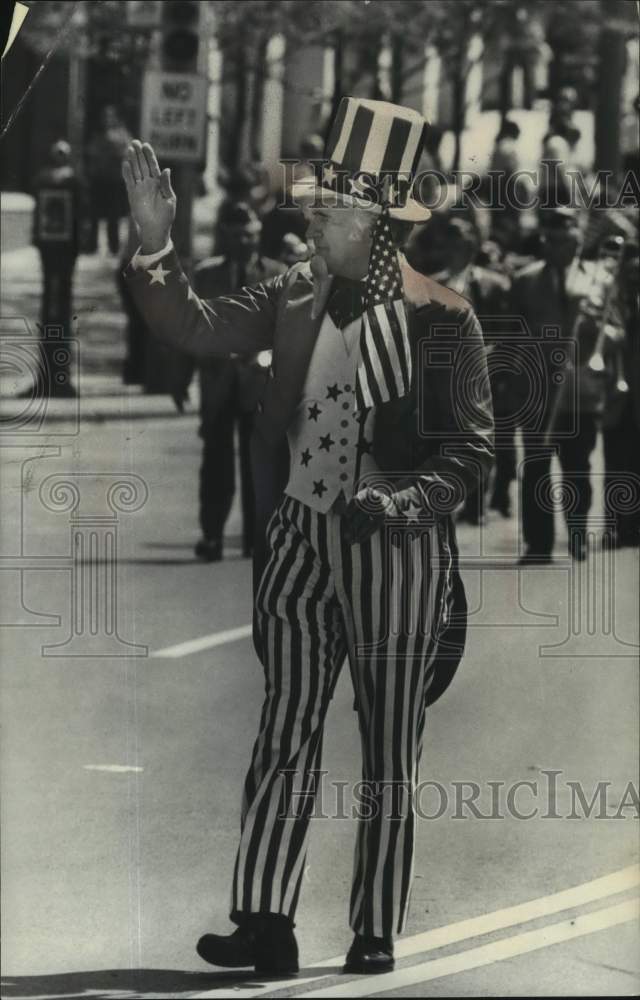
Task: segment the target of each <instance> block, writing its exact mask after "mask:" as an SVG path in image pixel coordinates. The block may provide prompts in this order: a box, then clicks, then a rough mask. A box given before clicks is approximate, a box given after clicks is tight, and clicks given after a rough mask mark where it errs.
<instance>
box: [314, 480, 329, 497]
mask: <svg viewBox="0 0 640 1000" xmlns="http://www.w3.org/2000/svg"><path fill="white" fill-rule="evenodd" d="M326 492H327V487H326V486H325V485H324V479H318V481H317V482H316V480H315V479H314V481H313V496H314V497H320V498H321V499H322V494H323V493H326Z"/></svg>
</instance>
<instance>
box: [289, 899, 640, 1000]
mask: <svg viewBox="0 0 640 1000" xmlns="http://www.w3.org/2000/svg"><path fill="white" fill-rule="evenodd" d="M631 920H635V921H638V920H640V899H631V900H628V901H627V902H625V903H618V905H617V906H607V907H605V908H604V909H603V910H596V911H595V913H586V914H584V915H583V916H578V917H575V919H573V920H562V921H560V923H557V924H549V925H548V926H547V927H540V928H538V930H535V931H526V932H525V933H524V934H516V935H515V936H514V937H508V938H503V939H502V940H500V941H492V942H491V943H490V944H485V945H481V946H480V947H478V948H470V949H468V950H467V951H461V952H458V953H457V954H455V955H447V957H446V958H436V959H432V960H431V961H429V962H421V963H420V964H419V965H410V966H408V967H407V968H405V969H398V971H397V972H388V973H385V974H383V975H379V976H368V977H367V978H366V979H357V980H353V979H352V980H350V982H348V983H340V984H338V985H337V986H331V987H328V988H326V987H325V989H320V990H312V991H311V992H310V993H305V994H304V996H305V997H306V998H309V1000H310V998H311V997H322V1000H331V998H332V997H367V996H372V995H375V996H379V995H380V994H381V993H388V992H389V991H390V990H398V989H406V987H407V986H417V985H418V984H422V983H426V982H429V981H430V980H432V979H441V978H442V977H443V976H455V975H456V974H457V973H458V972H466V971H468V970H469V969H479V968H480V967H481V966H483V965H491V964H493V962H503V961H504V960H505V959H507V958H515V957H516V956H518V955H526V954H528V953H529V952H531V951H537V950H539V949H540V948H548V947H550V946H551V945H554V944H560V943H561V942H563V941H572V940H574V939H575V938H578V937H583V936H584V935H585V934H594V933H595V932H596V931H604V930H607V928H609V927H616V926H617V925H618V924H624V923H628V922H629V921H631Z"/></svg>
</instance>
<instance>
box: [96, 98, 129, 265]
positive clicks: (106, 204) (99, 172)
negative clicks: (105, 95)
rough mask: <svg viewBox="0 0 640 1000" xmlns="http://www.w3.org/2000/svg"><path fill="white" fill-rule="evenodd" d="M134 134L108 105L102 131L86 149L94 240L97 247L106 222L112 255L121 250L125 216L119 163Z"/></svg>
mask: <svg viewBox="0 0 640 1000" xmlns="http://www.w3.org/2000/svg"><path fill="white" fill-rule="evenodd" d="M130 139H131V134H130V132H129V130H128V129H127V126H126V125H125V124H124V122H123V121H121V119H120V115H119V114H118V111H117V109H116V108H115V107H114V106H113V105H112V104H107V105H106V106H105V107H104V108H103V109H102V116H101V129H100V131H99V132H98V133H97V134H96V135H94V137H93V139H92V140H91V142H90V143H89V146H88V149H87V158H88V169H87V173H88V176H89V180H90V183H91V207H92V210H93V224H94V240H95V243H96V247H97V242H98V224H99V222H100V220H101V219H104V220H105V223H106V227H107V245H108V248H109V253H112V254H117V253H118V251H119V249H120V219H121V218H122V217H123V216H124V215H126V214H127V213H126V202H125V193H124V189H123V186H122V177H121V175H120V164H121V163H122V157H123V156H124V153H125V150H126V148H127V146H128V145H129V141H130Z"/></svg>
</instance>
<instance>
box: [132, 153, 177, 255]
mask: <svg viewBox="0 0 640 1000" xmlns="http://www.w3.org/2000/svg"><path fill="white" fill-rule="evenodd" d="M122 176H123V178H124V182H125V184H126V187H127V196H128V198H129V206H130V208H131V215H132V216H133V220H134V222H135V223H136V225H137V227H138V231H139V233H140V243H141V247H142V253H156V252H157V251H158V250H162V248H163V247H164V246H165V244H166V243H167V240H168V239H169V236H170V234H171V226H172V223H173V220H174V219H175V217H176V196H175V193H174V190H173V188H172V187H171V174H170V171H169V169H168V168H167V169H165V170H162V171H161V170H160V167H159V166H158V161H157V159H156V154H155V153H154V151H153V149H152V147H151V146H150V145H149V143H148V142H144V143H142V142H140V141H139V140H138V139H133V141H132V142H131V145H130V146H129V147H128V148H127V153H126V156H125V159H124V160H123V161H122Z"/></svg>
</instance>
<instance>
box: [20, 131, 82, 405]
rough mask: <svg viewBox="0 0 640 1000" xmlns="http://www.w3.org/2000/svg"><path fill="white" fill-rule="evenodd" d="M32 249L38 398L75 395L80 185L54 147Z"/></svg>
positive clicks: (41, 187)
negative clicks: (35, 257) (38, 274)
mask: <svg viewBox="0 0 640 1000" xmlns="http://www.w3.org/2000/svg"><path fill="white" fill-rule="evenodd" d="M34 194H35V201H36V204H35V211H34V218H33V243H34V245H35V246H36V247H37V248H38V250H39V252H40V260H41V263H42V300H41V308H40V327H39V329H40V334H41V337H40V345H39V348H40V360H39V366H38V375H37V377H36V390H37V392H38V394H39V395H44V396H58V397H69V396H75V395H76V389H75V387H74V385H73V384H72V382H71V344H70V337H71V321H72V285H73V272H74V269H75V266H76V259H77V256H78V252H79V248H80V234H81V227H82V225H83V219H84V217H85V215H86V207H87V206H86V197H85V191H84V187H83V185H82V182H81V180H80V179H79V178H78V177H77V175H76V173H75V171H74V169H73V167H72V165H71V146H70V145H69V143H68V142H66V141H65V140H64V139H59V140H58V141H57V142H55V143H54V144H53V146H52V147H51V150H50V153H49V163H48V165H47V166H46V167H45V168H44V169H43V170H41V171H40V173H39V174H38V175H37V177H36V180H35V185H34Z"/></svg>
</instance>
